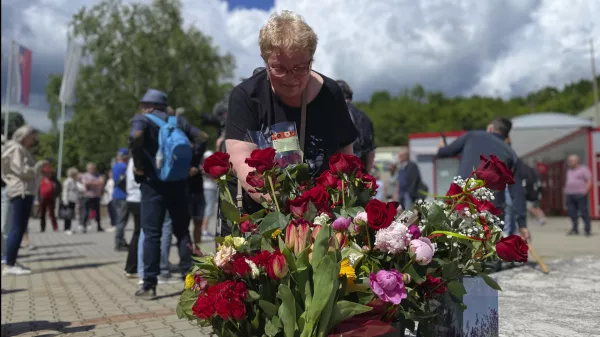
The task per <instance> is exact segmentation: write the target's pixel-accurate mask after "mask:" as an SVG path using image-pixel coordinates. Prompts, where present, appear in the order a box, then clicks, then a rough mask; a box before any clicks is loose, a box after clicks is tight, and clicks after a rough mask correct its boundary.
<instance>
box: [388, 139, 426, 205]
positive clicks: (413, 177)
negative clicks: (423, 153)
mask: <svg viewBox="0 0 600 337" xmlns="http://www.w3.org/2000/svg"><path fill="white" fill-rule="evenodd" d="M396 171H397V172H396V175H395V176H394V177H395V179H396V188H395V189H394V196H393V199H394V201H398V202H399V203H400V205H401V206H402V208H404V209H410V208H412V206H413V204H414V202H415V201H417V200H418V199H423V195H422V194H421V192H427V187H426V186H425V184H424V183H423V181H422V180H421V172H420V170H419V166H418V165H417V164H416V163H415V162H414V161H412V160H409V156H408V151H407V150H402V151H400V152H398V165H396Z"/></svg>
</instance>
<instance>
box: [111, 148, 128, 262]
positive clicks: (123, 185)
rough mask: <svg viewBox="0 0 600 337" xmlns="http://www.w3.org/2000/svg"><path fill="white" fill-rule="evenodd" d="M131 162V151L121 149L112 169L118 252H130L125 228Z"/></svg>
mask: <svg viewBox="0 0 600 337" xmlns="http://www.w3.org/2000/svg"><path fill="white" fill-rule="evenodd" d="M128 161H129V150H128V149H127V148H121V149H119V151H118V152H117V162H116V163H115V164H114V165H113V167H112V178H113V181H114V182H115V187H114V188H113V194H112V203H113V207H114V209H115V211H116V213H117V229H116V231H115V250H116V251H118V252H127V251H129V245H128V244H127V241H125V226H126V225H127V220H128V218H129V208H128V207H127V192H126V190H127V174H126V172H127V162H128Z"/></svg>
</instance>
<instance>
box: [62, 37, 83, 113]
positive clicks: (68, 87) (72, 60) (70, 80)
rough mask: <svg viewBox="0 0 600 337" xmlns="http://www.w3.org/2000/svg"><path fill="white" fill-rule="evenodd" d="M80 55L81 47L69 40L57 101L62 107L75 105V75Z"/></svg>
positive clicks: (77, 70) (81, 52)
mask: <svg viewBox="0 0 600 337" xmlns="http://www.w3.org/2000/svg"><path fill="white" fill-rule="evenodd" d="M82 55H83V49H82V48H81V46H80V45H78V44H76V43H75V42H74V41H73V40H71V39H69V45H68V46H67V55H66V56H65V70H64V73H63V79H62V84H61V86H60V93H59V95H58V99H59V100H60V102H61V103H62V104H64V105H72V104H73V103H75V86H76V84H77V74H78V73H79V65H80V63H81V57H82Z"/></svg>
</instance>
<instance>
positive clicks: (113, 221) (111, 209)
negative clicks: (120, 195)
mask: <svg viewBox="0 0 600 337" xmlns="http://www.w3.org/2000/svg"><path fill="white" fill-rule="evenodd" d="M106 210H107V211H108V217H109V218H110V225H111V226H113V227H115V226H116V225H117V221H119V213H118V212H117V208H116V207H115V202H114V200H111V201H110V202H109V203H108V204H107V205H106Z"/></svg>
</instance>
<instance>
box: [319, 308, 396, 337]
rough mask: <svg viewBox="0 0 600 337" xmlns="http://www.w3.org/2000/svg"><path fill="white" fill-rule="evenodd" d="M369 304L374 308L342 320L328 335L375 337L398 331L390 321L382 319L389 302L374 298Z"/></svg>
mask: <svg viewBox="0 0 600 337" xmlns="http://www.w3.org/2000/svg"><path fill="white" fill-rule="evenodd" d="M367 305H368V306H370V307H372V308H373V310H371V311H369V312H366V313H364V314H360V315H357V316H354V317H352V318H350V319H347V320H345V321H343V322H341V323H340V324H338V325H337V326H336V327H335V328H334V329H333V330H332V331H330V332H329V336H328V337H341V336H342V337H364V336H370V337H374V336H384V335H386V334H389V333H393V332H396V331H397V330H396V329H395V328H394V327H393V326H391V325H390V323H386V322H383V321H381V317H382V316H383V314H384V313H385V312H386V310H387V306H388V304H387V303H384V302H382V301H380V300H374V301H372V302H370V303H369V304H367Z"/></svg>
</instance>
